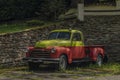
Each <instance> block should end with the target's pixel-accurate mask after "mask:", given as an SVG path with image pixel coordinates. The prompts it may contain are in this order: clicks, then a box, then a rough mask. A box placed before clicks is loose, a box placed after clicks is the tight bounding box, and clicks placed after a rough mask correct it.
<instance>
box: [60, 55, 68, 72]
mask: <svg viewBox="0 0 120 80" xmlns="http://www.w3.org/2000/svg"><path fill="white" fill-rule="evenodd" d="M67 64H68V63H67V57H66V56H65V55H62V56H61V57H60V61H59V64H58V66H59V70H65V69H66V68H67Z"/></svg>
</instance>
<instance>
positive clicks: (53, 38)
mask: <svg viewBox="0 0 120 80" xmlns="http://www.w3.org/2000/svg"><path fill="white" fill-rule="evenodd" d="M23 60H24V61H25V62H27V63H28V67H29V69H35V68H38V67H39V65H41V64H48V63H49V64H50V63H51V64H55V65H56V66H58V69H60V70H61V69H62V70H63V69H66V68H67V66H68V65H69V64H71V63H81V62H86V61H87V62H94V63H96V64H97V65H98V66H101V65H102V63H104V62H107V60H108V58H107V55H106V54H105V51H104V46H102V45H91V46H85V45H84V38H83V34H82V32H81V31H78V30H71V29H61V30H53V31H51V32H50V34H49V36H48V38H47V40H43V41H38V42H36V44H35V46H34V47H28V51H27V52H26V57H25V58H23Z"/></svg>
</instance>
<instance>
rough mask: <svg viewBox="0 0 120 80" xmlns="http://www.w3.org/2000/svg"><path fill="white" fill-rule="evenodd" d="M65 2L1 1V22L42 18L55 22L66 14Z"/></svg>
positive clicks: (57, 0) (56, 0)
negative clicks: (60, 15) (61, 15)
mask: <svg viewBox="0 0 120 80" xmlns="http://www.w3.org/2000/svg"><path fill="white" fill-rule="evenodd" d="M65 5H66V3H65V0H52V1H51V0H0V21H6V20H7V21H8V20H14V19H24V18H31V17H38V16H39V17H40V18H42V19H45V20H55V19H57V17H58V15H59V14H61V13H63V12H65Z"/></svg>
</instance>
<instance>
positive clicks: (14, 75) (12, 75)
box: [0, 71, 120, 80]
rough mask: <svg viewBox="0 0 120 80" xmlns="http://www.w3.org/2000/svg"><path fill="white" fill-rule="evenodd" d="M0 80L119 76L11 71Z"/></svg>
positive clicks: (114, 79) (113, 79) (119, 78)
mask: <svg viewBox="0 0 120 80" xmlns="http://www.w3.org/2000/svg"><path fill="white" fill-rule="evenodd" d="M0 80H120V75H112V76H110V75H108V76H89V75H81V74H66V73H54V72H53V73H52V72H24V71H12V72H7V73H3V74H1V75H0Z"/></svg>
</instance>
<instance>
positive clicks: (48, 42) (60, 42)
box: [35, 40, 71, 48]
mask: <svg viewBox="0 0 120 80" xmlns="http://www.w3.org/2000/svg"><path fill="white" fill-rule="evenodd" d="M49 46H71V42H70V41H69V40H44V41H39V42H37V43H36V45H35V47H41V48H45V47H49Z"/></svg>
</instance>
